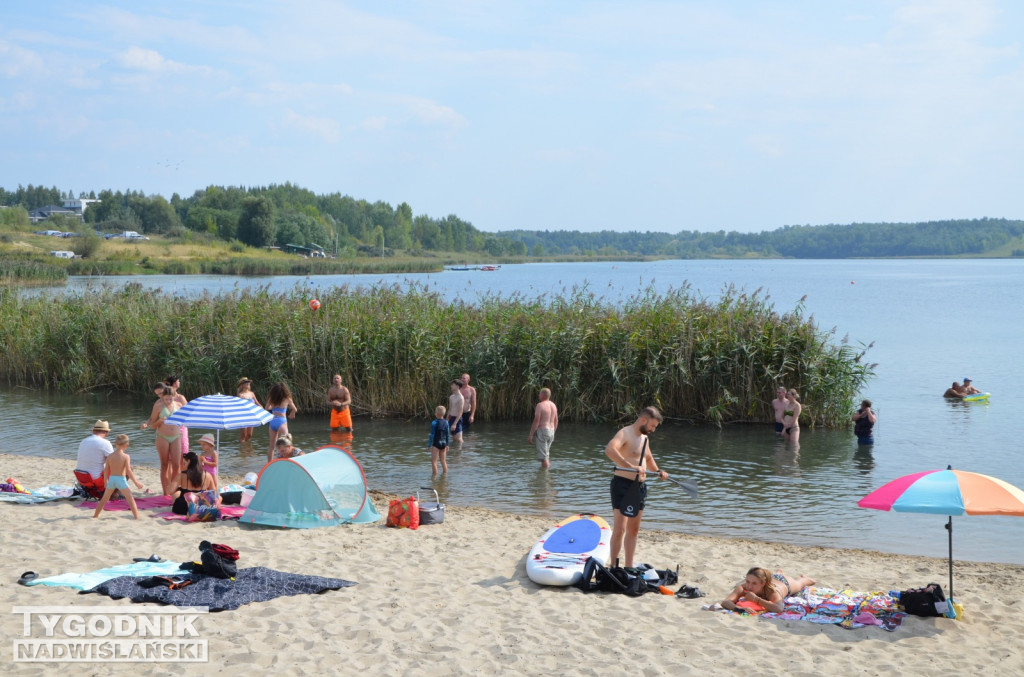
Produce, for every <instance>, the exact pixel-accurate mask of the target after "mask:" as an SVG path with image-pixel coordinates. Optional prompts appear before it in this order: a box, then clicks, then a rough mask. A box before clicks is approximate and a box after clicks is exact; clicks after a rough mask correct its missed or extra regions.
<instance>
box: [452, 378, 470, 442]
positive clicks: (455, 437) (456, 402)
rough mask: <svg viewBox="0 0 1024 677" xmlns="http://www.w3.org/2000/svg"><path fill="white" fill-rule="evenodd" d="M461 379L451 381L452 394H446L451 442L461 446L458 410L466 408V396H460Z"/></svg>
mask: <svg viewBox="0 0 1024 677" xmlns="http://www.w3.org/2000/svg"><path fill="white" fill-rule="evenodd" d="M462 385H463V384H462V381H460V380H459V379H455V380H454V381H452V383H451V386H452V394H451V395H449V396H448V414H449V416H448V427H449V428H450V429H451V430H450V432H451V436H452V441H453V442H458V443H459V446H462V415H461V414H460V413H459V412H460V411H465V410H466V398H465V397H463V396H462Z"/></svg>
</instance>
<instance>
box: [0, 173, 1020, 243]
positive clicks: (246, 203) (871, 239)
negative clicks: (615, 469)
mask: <svg viewBox="0 0 1024 677" xmlns="http://www.w3.org/2000/svg"><path fill="white" fill-rule="evenodd" d="M74 197H76V196H75V194H74V192H73V191H71V190H68V191H61V190H59V189H57V188H56V187H52V188H44V187H42V186H33V185H31V184H30V185H28V186H27V187H26V186H20V185H19V186H18V188H17V189H16V190H5V189H4V188H2V187H0V205H2V206H6V207H14V208H15V209H14V210H0V225H5V226H8V227H11V226H17V225H22V224H24V225H27V224H28V216H27V211H28V210H32V209H36V208H38V207H44V206H47V205H51V204H56V205H60V204H61V202H62V201H63V200H64V199H71V198H74ZM77 197H78V198H89V199H95V200H100V202H98V203H96V204H92V205H90V206H89V207H88V209H86V211H85V215H84V218H85V221H86V223H88V224H90V225H91V226H93V227H95V228H96V229H97V230H100V231H108V232H116V231H121V230H135V231H138V232H141V233H147V234H150V233H155V234H165V235H176V234H182V233H183V232H185V231H186V230H191V231H196V232H202V233H207V234H209V235H210V236H213V237H217V238H220V239H223V240H226V241H238V242H241V243H242V244H246V245H249V246H253V247H271V246H278V247H283V246H285V245H289V244H295V245H300V246H304V247H309V246H319V247H323V248H324V249H326V250H327V251H329V252H332V253H334V254H338V255H346V254H347V255H351V256H355V255H356V254H357V253H359V252H364V253H367V252H376V251H380V252H382V253H391V252H393V251H394V250H396V249H400V250H405V251H408V252H410V253H412V254H417V253H420V254H422V253H426V252H433V251H441V252H457V253H472V254H476V255H483V254H486V255H488V256H491V257H494V258H496V259H499V258H503V257H528V256H533V257H541V256H555V257H559V256H589V257H594V256H604V257H622V256H628V257H634V256H637V257H652V256H660V257H668V258H683V259H701V258H740V257H789V258H808V259H823V258H824V259H829V258H863V257H906V256H957V255H971V254H984V253H988V252H992V251H994V250H998V249H1000V248H1004V247H1007V246H1008V245H1009V246H1011V247H1013V245H1014V244H1018V243H1019V244H1020V246H1017V247H1013V248H1012V251H1011V253H1012V255H1013V256H1024V241H1021V238H1022V236H1024V221H1020V220H1010V219H991V218H982V219H957V220H946V221H929V222H918V223H854V224H848V225H838V224H828V225H819V226H811V225H803V226H784V227H782V228H778V229H776V230H771V231H762V232H759V233H739V232H735V231H730V232H726V231H724V230H719V231H716V232H700V231H687V230H683V231H680V232H678V233H675V234H672V233H663V232H650V231H645V232H640V231H629V232H621V231H611V230H603V231H599V232H581V231H573V230H543V231H541V230H526V229H517V230H506V231H501V232H497V233H487V232H483V231H480V230H478V229H477V228H476V227H474V226H473V224H472V223H470V222H468V221H465V220H463V219H461V218H459V217H458V216H456V215H455V214H449V215H448V216H445V217H443V218H435V217H431V216H428V215H425V214H419V215H417V214H414V212H413V209H412V207H411V206H410V205H409V204H408V203H406V202H402V203H401V204H399V205H398V206H397V207H393V206H392V205H390V204H388V203H387V202H383V201H376V202H368V201H366V200H361V199H356V198H353V197H351V196H348V195H342V194H341V193H337V192H336V193H330V194H327V195H317V194H315V193H313V192H312V191H310V190H307V189H305V188H301V187H299V186H296V185H294V184H291V183H285V184H283V185H269V186H261V187H242V186H209V187H207V188H204V189H200V190H197V191H195V192H194V193H193V194H192V195H191V196H189V197H186V198H182V197H181V196H180V195H178V194H177V193H175V194H174V195H172V196H171V198H170V200H167V199H166V198H164V197H163V196H160V195H146V194H144V193H142V192H141V191H133V190H128V191H123V192H122V191H120V190H118V191H113V190H109V189H107V190H102V191H100V192H98V193H96V192H95V191H90V192H89V193H79V194H78V195H77Z"/></svg>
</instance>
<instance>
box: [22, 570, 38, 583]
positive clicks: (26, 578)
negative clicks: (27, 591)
mask: <svg viewBox="0 0 1024 677" xmlns="http://www.w3.org/2000/svg"><path fill="white" fill-rule="evenodd" d="M37 578H39V574H37V573H36V572H34V571H26V572H25V573H23V574H22V575H21V578H19V579H18V583H19V584H21V585H28V584H29V583H30V582H31V581H34V580H36V579H37Z"/></svg>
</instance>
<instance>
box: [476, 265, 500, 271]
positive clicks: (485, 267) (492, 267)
mask: <svg viewBox="0 0 1024 677" xmlns="http://www.w3.org/2000/svg"><path fill="white" fill-rule="evenodd" d="M499 268H501V266H480V270H498V269H499Z"/></svg>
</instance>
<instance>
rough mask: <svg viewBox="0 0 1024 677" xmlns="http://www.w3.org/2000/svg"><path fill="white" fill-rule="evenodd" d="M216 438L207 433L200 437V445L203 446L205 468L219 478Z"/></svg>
mask: <svg viewBox="0 0 1024 677" xmlns="http://www.w3.org/2000/svg"><path fill="white" fill-rule="evenodd" d="M216 441H217V440H216V438H214V436H213V435H211V434H210V433H206V434H205V435H203V436H202V437H200V438H199V446H201V447H202V448H203V455H202V457H201V458H202V461H203V470H205V471H206V472H208V473H210V474H211V475H213V478H214V479H217V464H218V457H217V447H216Z"/></svg>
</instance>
